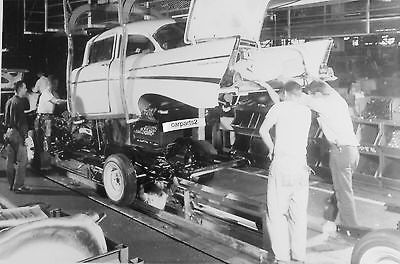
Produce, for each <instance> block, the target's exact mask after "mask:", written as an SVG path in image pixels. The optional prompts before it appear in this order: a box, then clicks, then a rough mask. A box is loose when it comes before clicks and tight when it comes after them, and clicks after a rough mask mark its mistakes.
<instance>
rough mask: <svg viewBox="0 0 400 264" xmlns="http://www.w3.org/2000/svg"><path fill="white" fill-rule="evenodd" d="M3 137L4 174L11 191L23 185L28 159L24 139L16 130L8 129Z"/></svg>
mask: <svg viewBox="0 0 400 264" xmlns="http://www.w3.org/2000/svg"><path fill="white" fill-rule="evenodd" d="M5 137H6V143H7V148H6V150H7V169H6V174H7V179H8V183H9V184H10V189H11V190H13V189H18V188H19V187H21V186H23V185H24V181H25V175H26V165H27V163H28V158H27V152H26V147H25V145H24V139H23V138H22V137H21V135H20V133H19V132H18V130H16V129H13V128H9V129H8V130H7V132H6V136H5Z"/></svg>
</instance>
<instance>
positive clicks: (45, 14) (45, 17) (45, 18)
mask: <svg viewBox="0 0 400 264" xmlns="http://www.w3.org/2000/svg"><path fill="white" fill-rule="evenodd" d="M48 20H49V3H48V0H44V32H47V30H48V28H49V24H48Z"/></svg>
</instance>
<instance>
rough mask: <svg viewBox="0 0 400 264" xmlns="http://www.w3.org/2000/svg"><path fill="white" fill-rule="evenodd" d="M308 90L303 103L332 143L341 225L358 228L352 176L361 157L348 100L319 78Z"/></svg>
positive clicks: (330, 159)
mask: <svg viewBox="0 0 400 264" xmlns="http://www.w3.org/2000/svg"><path fill="white" fill-rule="evenodd" d="M312 79H313V81H312V82H311V83H310V84H309V85H308V86H307V92H308V93H309V95H308V96H306V95H304V96H303V99H304V103H305V104H306V105H307V106H309V107H310V108H311V109H312V110H314V111H316V112H317V113H318V115H319V117H318V122H319V124H320V126H321V128H322V131H323V133H324V135H325V137H326V139H327V140H328V142H329V145H330V150H329V152H330V153H329V154H330V155H329V167H330V170H331V174H332V180H333V189H334V191H335V195H336V200H337V207H338V209H339V221H340V225H342V226H344V227H349V228H357V227H359V224H358V221H357V213H356V207H355V201H354V195H353V188H352V176H353V172H354V170H355V169H356V168H357V166H358V162H359V159H360V154H359V151H358V145H359V142H358V139H357V137H356V135H355V133H354V128H353V123H352V120H351V117H350V112H349V107H348V105H347V103H346V101H345V99H344V98H343V97H342V96H340V94H339V93H338V92H337V91H336V90H335V89H333V88H332V87H331V86H330V85H329V84H328V83H327V82H325V81H322V80H320V79H318V78H312Z"/></svg>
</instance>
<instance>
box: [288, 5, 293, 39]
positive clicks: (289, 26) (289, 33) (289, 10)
mask: <svg viewBox="0 0 400 264" xmlns="http://www.w3.org/2000/svg"><path fill="white" fill-rule="evenodd" d="M287 14H288V16H287V27H288V39H291V38H292V28H291V25H290V24H291V23H292V21H291V17H290V16H291V9H290V7H289V9H288V11H287Z"/></svg>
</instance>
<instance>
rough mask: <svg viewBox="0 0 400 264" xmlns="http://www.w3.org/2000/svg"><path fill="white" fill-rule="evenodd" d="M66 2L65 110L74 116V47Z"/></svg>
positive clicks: (64, 8) (65, 3) (64, 5)
mask: <svg viewBox="0 0 400 264" xmlns="http://www.w3.org/2000/svg"><path fill="white" fill-rule="evenodd" d="M67 1H68V0H63V11H64V31H65V34H66V35H67V45H68V46H67V65H66V73H65V84H66V88H67V109H68V112H69V113H72V115H74V114H75V113H74V111H75V107H73V100H72V92H71V72H72V61H73V54H74V45H73V42H72V35H71V29H70V28H69V18H70V15H71V14H70V12H68V6H69V5H68V3H67Z"/></svg>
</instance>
